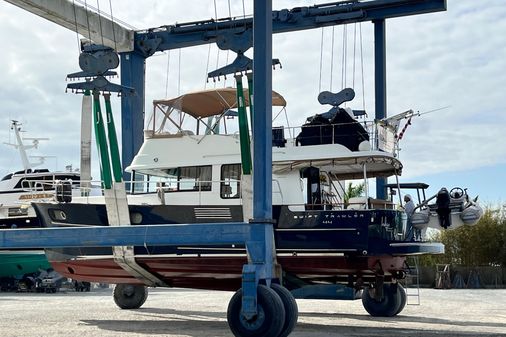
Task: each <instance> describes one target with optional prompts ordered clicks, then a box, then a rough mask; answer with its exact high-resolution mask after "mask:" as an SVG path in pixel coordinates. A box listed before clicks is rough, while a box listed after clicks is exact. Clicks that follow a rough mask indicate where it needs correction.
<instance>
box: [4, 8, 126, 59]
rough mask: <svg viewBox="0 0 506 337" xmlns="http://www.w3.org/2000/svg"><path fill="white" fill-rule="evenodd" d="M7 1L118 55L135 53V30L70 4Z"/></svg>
mask: <svg viewBox="0 0 506 337" xmlns="http://www.w3.org/2000/svg"><path fill="white" fill-rule="evenodd" d="M5 1H6V2H9V3H11V4H13V5H15V6H18V7H20V8H23V9H24V10H26V11H28V12H31V13H33V14H35V15H38V16H40V17H43V18H45V19H47V20H49V21H51V22H54V23H56V24H58V25H60V26H63V27H65V28H68V29H70V30H72V31H74V32H75V31H76V30H77V32H78V33H79V34H81V35H82V36H84V37H86V38H90V39H91V40H92V41H94V42H95V43H97V44H103V45H106V46H108V47H111V48H114V49H116V50H117V51H118V52H127V51H131V50H133V46H134V31H133V30H129V29H127V28H125V27H123V26H121V25H119V24H118V23H116V22H112V21H111V20H109V19H108V18H107V17H105V16H103V15H99V14H97V13H95V12H93V11H91V10H86V9H85V8H84V7H82V6H79V5H77V4H74V3H72V2H70V1H68V0H5ZM76 27H77V28H76Z"/></svg>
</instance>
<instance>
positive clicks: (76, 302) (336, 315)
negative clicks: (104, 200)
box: [0, 289, 506, 337]
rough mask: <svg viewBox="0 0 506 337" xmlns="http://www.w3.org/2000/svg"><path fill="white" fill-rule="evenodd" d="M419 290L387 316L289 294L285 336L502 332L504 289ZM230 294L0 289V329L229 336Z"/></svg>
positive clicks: (353, 304)
mask: <svg viewBox="0 0 506 337" xmlns="http://www.w3.org/2000/svg"><path fill="white" fill-rule="evenodd" d="M420 292H421V298H420V300H421V304H420V305H407V306H406V308H405V309H404V311H403V312H402V313H401V314H400V315H399V316H397V317H395V318H377V317H371V316H369V315H368V314H367V313H366V312H365V310H364V309H363V307H362V303H361V301H317V300H297V303H298V305H299V311H300V313H299V321H298V324H297V327H296V328H295V330H294V332H293V333H292V334H291V335H290V336H292V337H302V336H304V337H324V336H410V337H414V336H416V337H418V336H419V337H428V336H451V337H453V336H473V337H474V336H476V337H483V336H506V289H502V290H434V289H421V290H420ZM231 296H232V293H230V292H212V291H196V290H187V289H156V290H152V291H151V292H150V295H149V298H148V300H147V301H146V303H145V304H144V306H143V307H142V308H141V309H138V310H130V311H128V310H120V309H118V308H117V307H116V306H115V304H114V302H113V301H112V297H111V290H110V289H93V290H92V292H90V293H75V292H72V291H68V292H60V293H57V294H33V293H27V294H22V293H19V294H16V293H0V336H1V337H11V336H16V337H17V336H23V337H25V336H28V337H42V336H47V337H58V336H72V337H79V336H82V337H88V336H91V337H99V336H100V337H112V336H123V337H124V336H232V334H231V333H230V330H229V328H228V325H227V322H226V310H227V305H228V301H229V299H230V297H231ZM413 299H414V298H413V297H410V298H409V301H414V300H413ZM408 304H409V302H408Z"/></svg>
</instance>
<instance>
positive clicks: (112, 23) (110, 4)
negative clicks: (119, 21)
mask: <svg viewBox="0 0 506 337" xmlns="http://www.w3.org/2000/svg"><path fill="white" fill-rule="evenodd" d="M109 10H110V11H111V26H112V39H113V40H114V50H116V51H117V50H118V47H117V45H116V30H115V29H114V16H113V15H112V0H109Z"/></svg>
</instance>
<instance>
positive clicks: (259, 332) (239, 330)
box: [227, 284, 285, 337]
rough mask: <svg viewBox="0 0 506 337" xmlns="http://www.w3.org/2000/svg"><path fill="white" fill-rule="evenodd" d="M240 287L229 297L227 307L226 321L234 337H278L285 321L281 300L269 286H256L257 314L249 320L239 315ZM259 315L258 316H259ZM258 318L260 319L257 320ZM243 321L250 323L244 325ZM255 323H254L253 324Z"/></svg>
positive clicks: (240, 302)
mask: <svg viewBox="0 0 506 337" xmlns="http://www.w3.org/2000/svg"><path fill="white" fill-rule="evenodd" d="M241 308H242V289H239V290H238V291H237V292H236V293H235V294H234V296H232V298H231V299H230V303H229V304H228V309H227V321H228V326H229V327H230V330H231V331H232V333H233V334H234V336H236V337H259V336H263V337H278V336H279V334H280V333H281V329H283V326H284V323H285V309H284V306H283V301H282V300H281V298H280V297H279V295H278V294H276V292H275V291H274V290H272V289H271V288H267V287H266V286H264V285H261V284H260V285H258V287H257V309H258V315H257V316H256V317H255V318H254V319H252V320H251V321H249V322H246V321H245V319H244V318H243V317H242V316H241ZM259 317H260V318H259ZM259 320H260V321H259ZM244 323H249V324H251V325H250V326H246V325H245V324H244ZM255 323H256V324H255Z"/></svg>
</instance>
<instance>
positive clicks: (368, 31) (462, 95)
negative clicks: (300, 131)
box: [0, 0, 506, 205]
mask: <svg viewBox="0 0 506 337" xmlns="http://www.w3.org/2000/svg"><path fill="white" fill-rule="evenodd" d="M97 1H99V2H98V5H99V6H100V8H102V9H103V10H104V11H105V12H107V13H109V1H105V0H97ZM97 1H93V0H92V1H88V3H89V4H91V5H93V6H95V7H96V6H97ZM315 2H316V1H314V0H313V1H302V0H300V1H277V0H274V1H273V9H283V8H293V7H297V6H311V5H313V3H315ZM320 2H321V3H324V2H323V1H320ZM326 2H328V1H326ZM190 3H192V4H191V5H190ZM215 3H216V8H215V7H214V4H215ZM244 4H245V10H244V11H243V2H241V1H231V7H230V13H231V14H232V16H242V15H243V13H246V14H251V13H252V1H245V2H244ZM112 8H113V16H114V17H115V18H119V19H121V20H122V21H125V22H127V23H129V24H130V25H132V26H134V27H136V28H138V29H144V28H151V27H158V26H161V25H167V24H174V23H176V22H189V21H195V20H204V19H209V18H212V17H215V15H216V13H217V16H218V17H228V16H229V7H228V1H226V0H213V1H211V0H205V1H204V0H198V1H197V0H188V1H186V2H184V4H183V3H182V2H180V1H160V0H158V1H155V0H146V1H119V0H112ZM187 8H192V10H188V9H187ZM105 9H107V10H105ZM140 13H142V14H140ZM504 17H506V2H505V1H504V0H488V1H486V2H480V5H477V2H476V1H475V0H448V10H447V11H446V12H438V13H432V14H424V15H417V16H409V17H403V18H396V19H390V20H387V22H386V27H387V114H388V115H389V116H392V115H395V114H397V113H400V112H403V111H406V110H408V109H413V110H414V111H419V112H421V113H423V112H428V111H432V110H436V109H441V108H443V109H441V110H438V111H434V112H431V113H427V114H424V115H422V116H420V117H416V118H414V119H413V121H412V125H411V126H409V127H408V129H407V131H406V133H405V135H404V138H403V139H402V141H401V144H400V146H401V152H400V159H401V161H402V162H403V165H404V169H403V175H402V177H401V182H414V181H416V182H422V181H423V182H426V183H428V184H429V185H430V186H431V187H430V188H429V194H431V193H432V194H434V193H436V192H437V190H439V188H440V187H442V186H446V187H448V188H452V187H454V186H460V187H466V188H468V191H469V193H470V194H471V195H472V196H475V195H479V196H480V200H481V201H483V202H484V203H486V204H492V205H496V204H499V203H501V204H504V202H505V201H506V192H505V186H506V185H505V183H504V178H505V176H506V136H505V135H504V131H503V129H504V126H506V114H505V113H504V110H505V109H506V98H505V93H506V72H505V71H504V70H505V69H506V39H505V35H506V20H504ZM355 32H356V33H355ZM345 33H346V34H345ZM360 33H361V34H360ZM322 35H323V42H322ZM360 35H362V39H361V40H360V39H359V38H358V37H359V36H360ZM343 36H346V37H347V38H346V40H347V42H346V43H345V42H344V39H343ZM355 36H356V37H357V38H356V39H355V38H354V37H355ZM333 37H334V38H333ZM78 38H79V37H78V36H77V34H76V33H74V32H72V31H70V30H67V29H65V28H62V27H59V26H57V25H56V24H53V23H51V22H49V21H46V20H45V19H42V18H39V17H37V16H35V15H33V14H30V13H27V12H25V11H23V10H22V9H19V8H17V7H15V6H13V5H11V4H9V3H6V2H4V1H0V41H1V42H2V47H3V48H2V53H0V74H2V76H1V78H2V80H1V81H0V102H1V104H0V142H9V141H10V142H12V141H13V140H14V138H13V133H12V132H10V131H9V125H10V120H11V119H17V120H19V121H21V122H22V123H23V128H24V129H25V130H26V131H28V133H27V134H26V136H27V137H48V138H50V140H49V141H44V142H41V144H40V146H39V148H38V149H37V150H33V151H32V152H31V154H33V155H47V156H52V157H48V158H47V159H46V166H47V167H48V168H50V169H58V170H63V169H64V168H65V166H66V165H69V164H72V165H73V167H74V168H76V167H78V166H79V137H80V136H79V132H80V109H81V96H78V95H74V94H70V93H65V86H66V82H65V76H66V74H68V73H72V72H76V71H79V70H80V69H79V67H78V55H79V50H78ZM332 40H334V48H332ZM354 41H356V42H355V43H354ZM360 41H361V43H360ZM360 45H361V46H362V47H361V48H360ZM321 46H323V49H322V48H321ZM354 46H355V47H354ZM373 47H374V40H373V25H372V24H371V23H370V22H365V23H362V24H360V25H347V26H346V28H344V26H336V27H335V28H331V27H329V28H325V29H324V30H323V32H322V29H314V30H308V31H299V32H293V33H285V34H276V35H274V37H273V57H275V58H279V59H280V60H281V63H282V65H283V68H282V69H278V70H275V71H274V72H273V89H274V90H276V91H278V92H279V93H281V94H282V95H283V96H284V97H285V99H286V100H287V102H288V105H287V112H288V114H289V116H290V124H291V125H292V126H293V125H300V124H302V123H303V121H304V120H305V118H306V117H308V116H311V115H314V114H315V113H322V112H325V111H326V110H328V108H327V107H324V106H321V105H320V104H319V103H318V101H317V95H318V93H319V92H320V91H323V90H331V91H334V92H336V91H339V90H340V89H342V88H343V87H351V86H353V88H354V89H355V91H356V98H355V99H354V101H352V102H350V103H349V106H350V107H352V108H354V109H362V108H364V107H365V109H366V111H367V112H368V115H369V116H370V117H371V118H372V117H373V116H374V65H373V61H374V55H373ZM343 49H345V50H346V53H343ZM360 50H362V53H360ZM207 59H209V66H208V65H207V63H208V62H207V61H206V60H207ZM232 59H233V56H232V53H227V52H225V51H219V50H218V48H217V47H216V46H215V45H212V46H211V47H209V46H207V45H206V46H199V47H191V48H186V49H182V50H173V51H170V52H164V53H157V54H155V56H153V57H151V58H149V59H148V60H147V64H146V106H145V111H146V114H147V116H149V113H150V111H152V101H153V100H154V99H160V98H164V97H174V96H177V95H178V94H179V93H185V92H188V91H193V90H202V89H204V88H211V87H213V86H214V84H213V83H212V82H211V83H206V80H205V78H206V76H205V75H206V73H207V71H211V70H213V69H215V68H216V67H217V66H218V67H221V66H223V65H225V64H226V63H227V61H228V62H230V61H231V60H232ZM343 59H345V60H346V61H343ZM179 60H180V61H179ZM320 60H321V62H320ZM361 64H363V67H362V66H361ZM320 68H321V70H320ZM353 68H355V71H353ZM343 74H346V76H343ZM362 74H363V76H362ZM116 81H117V82H118V83H119V79H116ZM362 83H363V85H362ZM218 85H220V86H221V85H224V84H223V83H219V84H218ZM225 85H227V86H231V85H232V82H230V81H228V82H226V83H225ZM113 110H114V111H115V113H116V115H117V117H116V120H117V121H118V122H117V123H119V120H120V119H119V111H120V107H119V98H116V97H113ZM94 155H95V156H96V153H94ZM94 167H95V172H96V170H97V167H98V166H97V165H96V164H94ZM18 169H21V162H20V159H19V156H18V155H17V153H16V151H15V149H13V148H11V147H8V146H5V145H3V144H1V145H0V175H3V174H7V173H9V172H12V171H14V170H18ZM95 174H96V173H95Z"/></svg>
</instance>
